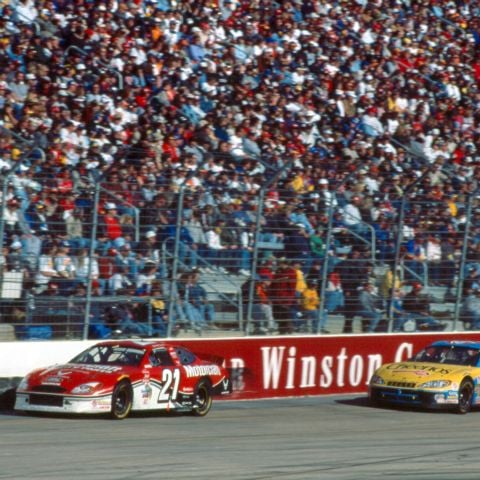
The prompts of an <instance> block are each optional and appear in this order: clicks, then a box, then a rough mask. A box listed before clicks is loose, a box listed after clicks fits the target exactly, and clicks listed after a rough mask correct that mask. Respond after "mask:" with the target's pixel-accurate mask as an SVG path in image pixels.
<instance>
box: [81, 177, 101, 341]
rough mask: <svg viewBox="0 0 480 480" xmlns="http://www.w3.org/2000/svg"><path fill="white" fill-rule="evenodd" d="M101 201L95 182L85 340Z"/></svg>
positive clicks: (84, 323)
mask: <svg viewBox="0 0 480 480" xmlns="http://www.w3.org/2000/svg"><path fill="white" fill-rule="evenodd" d="M99 202H100V182H95V190H94V197H93V215H92V234H91V236H90V249H89V252H88V260H89V261H88V273H87V278H88V281H87V298H86V304H85V317H84V320H83V340H87V339H88V330H89V326H90V311H91V305H92V278H91V276H92V275H91V274H92V262H93V257H94V255H95V241H96V240H95V239H96V238H97V228H98V204H99Z"/></svg>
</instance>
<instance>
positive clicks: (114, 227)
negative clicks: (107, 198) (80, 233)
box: [99, 202, 124, 246]
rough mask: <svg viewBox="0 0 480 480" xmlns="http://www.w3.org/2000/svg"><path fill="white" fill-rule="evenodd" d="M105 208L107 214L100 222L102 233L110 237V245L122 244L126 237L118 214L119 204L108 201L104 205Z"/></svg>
mask: <svg viewBox="0 0 480 480" xmlns="http://www.w3.org/2000/svg"><path fill="white" fill-rule="evenodd" d="M104 210H105V214H104V215H103V218H102V222H101V223H100V224H99V227H100V229H101V230H102V234H103V235H104V236H105V237H106V238H107V239H108V241H109V243H110V245H112V246H116V245H120V243H122V241H123V240H124V239H123V237H122V234H123V232H122V225H121V224H120V218H119V217H118V215H117V206H116V205H115V204H114V203H112V202H107V203H105V205H104Z"/></svg>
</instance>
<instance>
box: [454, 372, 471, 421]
mask: <svg viewBox="0 0 480 480" xmlns="http://www.w3.org/2000/svg"><path fill="white" fill-rule="evenodd" d="M472 398H473V383H472V381H471V380H469V379H465V380H463V382H462V383H461V384H460V388H459V389H458V406H457V409H456V411H457V413H461V414H465V413H468V412H469V411H470V409H471V408H472Z"/></svg>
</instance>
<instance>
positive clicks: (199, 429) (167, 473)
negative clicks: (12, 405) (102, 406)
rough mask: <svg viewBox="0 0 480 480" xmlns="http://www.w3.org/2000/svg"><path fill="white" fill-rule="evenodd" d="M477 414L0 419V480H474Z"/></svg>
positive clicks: (220, 412) (343, 408)
mask: <svg viewBox="0 0 480 480" xmlns="http://www.w3.org/2000/svg"><path fill="white" fill-rule="evenodd" d="M479 423H480V411H474V412H472V413H470V414H468V415H463V416H462V415H456V414H452V413H442V412H424V411H414V410H399V409H375V408H371V407H369V406H368V405H367V402H366V399H365V397H358V396H357V397H337V396H335V397H333V396H332V397H316V398H303V399H287V400H268V401H256V402H216V403H215V404H214V406H213V408H212V411H211V412H210V414H209V415H208V416H207V417H206V418H194V417H189V416H171V415H170V416H168V415H148V416H138V415H136V416H132V417H130V418H128V419H127V420H124V421H112V420H108V419H104V418H91V417H89V418H80V419H79V418H63V417H62V418H59V417H45V416H42V417H39V416H24V415H14V414H12V413H8V412H3V414H0V479H15V480H20V479H49V480H57V479H62V480H65V479H85V478H88V479H89V480H96V479H99V480H105V479H115V480H123V479H125V480H127V479H128V480H130V479H135V480H144V479H168V480H170V479H172V480H173V479H175V480H185V479H201V480H203V479H215V480H216V479H228V480H247V479H248V480H250V479H252V480H262V479H278V480H298V479H307V480H310V479H352V480H359V479H377V478H382V479H385V478H388V479H404V478H411V479H416V480H418V479H419V480H423V479H433V478H435V479H449V480H451V479H456V480H462V479H475V480H478V479H479V478H480V468H479V467H480V455H479V453H478V450H479V438H480V433H478V432H479V429H478V427H477V425H478V424H479Z"/></svg>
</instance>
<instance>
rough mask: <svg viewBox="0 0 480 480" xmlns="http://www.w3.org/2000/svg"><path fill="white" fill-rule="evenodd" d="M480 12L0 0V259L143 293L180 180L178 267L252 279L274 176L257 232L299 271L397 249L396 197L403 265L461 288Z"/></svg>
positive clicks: (235, 2) (405, 5) (477, 169)
mask: <svg viewBox="0 0 480 480" xmlns="http://www.w3.org/2000/svg"><path fill="white" fill-rule="evenodd" d="M479 18H480V7H478V6H477V2H475V1H468V0H456V1H445V2H438V1H436V0H429V1H428V0H427V1H424V2H413V1H411V0H375V1H365V0H347V1H342V0H335V1H334V0H328V1H327V0H317V1H309V0H304V1H298V0H292V1H282V2H276V1H273V0H262V1H258V0H254V1H242V0H213V1H211V0H209V1H208V2H207V1H205V0H184V1H174V0H132V1H128V2H118V1H115V0H105V1H102V0H95V1H86V0H84V1H82V0H80V1H76V2H71V1H64V0H36V1H33V0H10V1H7V0H4V1H3V2H2V3H1V7H0V125H1V128H2V133H1V136H0V168H1V170H2V175H3V178H4V180H3V183H4V189H3V195H4V198H3V199H2V201H3V206H2V211H3V212H4V215H3V220H4V244H3V246H4V248H3V255H2V256H1V261H2V268H3V269H4V270H6V271H8V270H12V269H13V270H15V269H19V268H20V269H22V270H23V271H25V272H26V274H28V278H29V280H30V286H31V288H32V291H33V292H34V293H35V294H38V295H41V294H42V293H43V292H44V291H45V290H47V289H48V285H49V283H51V282H52V277H53V279H55V282H56V283H57V284H58V285H57V286H58V288H59V290H60V292H61V293H68V292H70V291H71V290H72V289H75V288H77V287H78V285H81V284H82V283H83V282H84V281H85V280H86V278H87V276H88V275H90V276H91V278H92V279H93V280H95V281H96V282H98V286H99V288H100V292H101V293H103V294H116V293H119V292H127V293H132V291H133V292H134V293H136V294H142V293H149V292H150V291H151V284H152V281H153V280H154V279H158V278H163V277H165V276H166V275H168V273H167V272H165V271H162V267H161V262H160V254H161V253H160V252H161V246H162V245H163V244H164V243H165V242H166V241H167V242H168V239H169V238H172V237H174V236H175V234H176V228H177V227H176V225H177V218H176V214H177V206H178V203H177V202H178V199H179V195H178V194H179V192H180V190H181V189H183V188H184V187H186V195H185V208H184V214H183V218H181V227H180V228H181V231H180V233H179V235H180V239H181V249H180V252H179V256H180V259H181V261H182V263H183V264H185V265H186V266H187V267H189V268H192V269H195V268H200V269H204V270H205V269H212V268H213V269H214V270H218V271H220V272H227V271H228V272H233V273H236V274H240V275H244V276H245V277H246V276H247V275H248V274H249V273H250V268H251V261H252V251H253V245H254V244H253V242H254V241H255V222H256V218H257V209H258V207H259V205H258V198H259V194H260V191H261V189H262V187H263V186H264V185H266V183H267V182H270V183H269V187H268V188H267V191H266V196H265V198H266V202H265V205H264V207H265V208H264V209H263V213H262V215H261V225H262V234H261V236H260V240H262V241H264V242H267V243H270V244H271V243H278V244H281V245H282V246H283V251H282V252H281V254H280V256H282V257H286V259H287V260H290V261H300V262H301V265H302V270H303V273H304V274H305V275H307V276H310V277H312V272H315V271H316V270H315V269H316V268H318V264H319V263H320V264H321V263H322V259H323V258H324V256H325V255H326V254H328V255H330V256H331V257H332V262H330V263H329V265H330V271H332V272H335V267H336V265H337V264H341V263H342V256H343V255H345V254H347V255H349V258H351V259H352V260H355V258H356V257H357V256H358V255H360V256H363V257H370V256H371V251H372V249H374V250H375V254H376V256H377V259H378V260H379V261H380V262H382V263H386V264H390V265H391V266H392V265H393V259H394V254H395V247H396V244H395V241H396V231H395V228H393V226H394V225H396V224H398V219H399V212H400V208H401V201H402V198H403V196H404V195H406V196H407V198H408V201H407V204H406V208H405V217H404V228H403V239H404V242H403V245H402V261H403V260H404V261H405V262H406V263H405V264H406V265H408V267H409V271H410V272H413V273H414V274H415V273H418V272H421V269H422V265H423V262H424V261H427V262H428V265H429V272H428V273H429V277H430V280H431V281H432V282H433V283H436V284H443V285H446V286H451V285H452V284H453V282H454V281H455V277H456V275H457V274H458V271H457V270H456V267H457V266H458V260H459V258H460V256H461V250H462V241H463V230H464V227H465V224H466V221H467V213H468V212H467V210H468V208H467V206H468V205H469V201H470V199H473V202H474V203H473V210H472V214H471V220H472V222H471V226H470V229H471V235H470V237H471V241H470V242H469V245H468V252H467V257H468V259H469V261H470V264H469V265H470V268H471V269H473V270H475V272H476V274H477V275H478V274H479V273H480V263H478V262H480V260H479V258H478V252H479V248H480V247H479V245H480V242H479V240H480V210H478V209H477V206H476V204H477V198H476V195H477V191H478V178H480V176H479V174H480V151H479V137H480V129H479V120H480V118H479V113H478V112H479V111H480V110H479V103H480V90H479V86H480V54H479V53H478V52H479V51H480V50H479V45H480V21H479ZM281 169H284V170H282V173H281V174H280V175H278V178H276V177H275V175H276V174H277V172H279V171H280V170H281ZM98 183H100V184H101V185H102V190H101V192H100V207H99V210H98V212H96V213H98V215H99V228H98V232H97V235H96V240H95V243H94V245H93V247H94V249H95V252H96V254H97V256H96V257H95V258H90V257H89V252H90V248H91V243H90V240H89V239H90V238H91V236H92V230H91V229H92V225H93V224H94V222H93V220H92V219H93V213H94V212H92V205H93V201H94V196H93V191H94V186H95V184H98ZM331 207H332V208H333V211H334V218H333V228H334V230H333V231H334V232H335V235H334V242H333V245H334V248H333V249H332V250H331V251H329V252H326V249H325V234H326V228H327V225H328V216H329V213H330V208H331ZM137 212H138V214H139V216H138V224H137V223H136V218H137V217H136V215H137ZM469 220H470V219H469ZM372 231H374V232H375V237H373V236H372V234H371V232H372ZM137 233H138V234H139V238H137V236H136V235H137ZM373 238H375V242H374V243H373V242H372V240H373ZM273 251H274V252H276V251H277V250H276V249H274V250H273ZM203 259H205V260H206V261H207V262H208V263H207V264H205V263H202V262H203ZM265 261H268V258H265ZM278 263H279V264H281V263H282V262H278ZM278 269H279V270H280V269H281V267H278ZM343 272H345V268H343ZM338 278H340V277H338ZM363 280H366V277H364V278H363ZM277 289H278V288H277ZM346 297H348V295H346ZM284 301H286V300H285V299H284ZM306 302H307V304H309V307H308V309H310V310H312V302H313V304H314V305H315V304H316V303H315V302H316V300H315V299H313V300H312V299H311V301H310V303H309V302H308V301H306ZM348 302H349V300H348V298H345V303H346V306H347V311H348V308H353V306H351V305H350V306H349V305H348ZM277 307H278V305H277ZM277 309H278V308H277ZM280 309H281V308H280ZM308 309H307V310H308ZM274 313H275V312H274ZM277 314H278V312H277ZM308 315H309V314H307V315H306V316H307V317H308ZM280 316H282V312H280ZM347 317H348V314H347ZM268 318H270V320H268V321H267V322H266V324H265V325H266V328H269V325H270V327H271V324H272V321H271V316H268ZM322 319H323V316H322V315H320V318H315V319H314V318H313V316H312V318H311V321H313V323H314V324H318V321H320V322H321V326H322V327H321V328H322V329H324V328H325V322H324V321H323V320H322ZM347 320H348V319H347ZM376 320H377V319H376V317H375V322H376ZM372 328H373V327H372ZM347 330H348V328H347Z"/></svg>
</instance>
